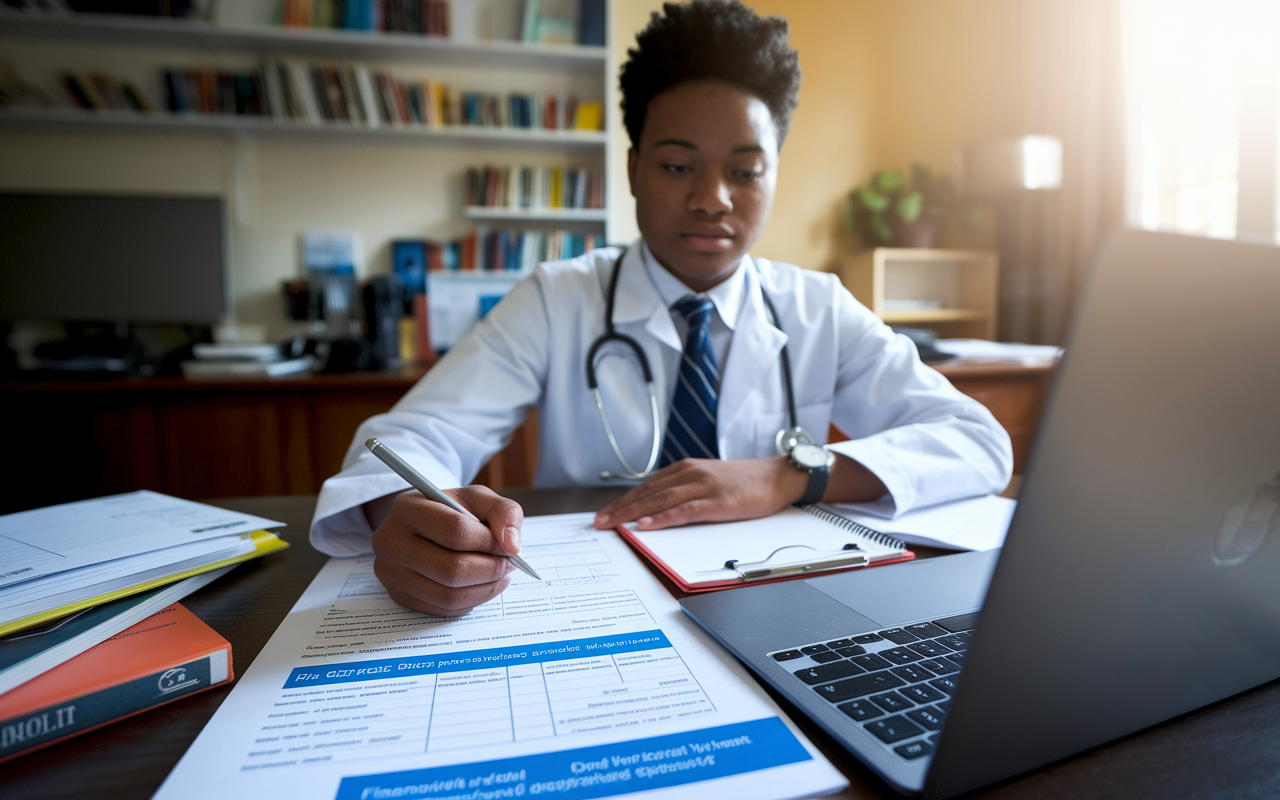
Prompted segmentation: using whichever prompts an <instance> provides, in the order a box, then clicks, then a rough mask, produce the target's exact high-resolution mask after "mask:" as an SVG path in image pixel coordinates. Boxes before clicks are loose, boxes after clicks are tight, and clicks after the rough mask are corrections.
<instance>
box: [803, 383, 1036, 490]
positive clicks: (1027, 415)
mask: <svg viewBox="0 0 1280 800" xmlns="http://www.w3.org/2000/svg"><path fill="white" fill-rule="evenodd" d="M1053 366H1054V365H1053V364H1042V365H1038V366H1030V367H1029V366H1024V365H1022V364H1014V363H1009V364H993V363H980V362H972V361H951V362H947V363H944V364H936V365H934V368H935V369H936V370H938V372H941V373H942V374H943V375H944V376H945V377H946V378H947V380H949V381H951V385H952V386H955V387H956V388H957V389H959V390H960V391H962V392H964V393H965V394H967V395H969V396H970V397H972V398H973V399H974V400H977V401H978V402H979V403H982V404H983V405H984V406H986V407H987V409H988V410H990V411H991V413H992V415H993V416H995V418H996V421H997V422H999V423H1000V424H1001V425H1003V426H1004V429H1005V430H1006V431H1008V432H1009V438H1010V439H1011V440H1012V444H1013V473H1014V475H1021V474H1022V473H1023V471H1024V470H1025V469H1026V464H1027V456H1028V455H1029V454H1030V452H1031V443H1032V441H1034V439H1035V435H1036V427H1037V426H1038V425H1039V424H1040V411H1041V408H1042V406H1043V405H1044V398H1045V393H1046V392H1047V391H1048V388H1049V381H1050V380H1051V379H1052V377H1053ZM828 437H829V439H828V441H832V442H843V441H845V440H847V439H848V438H849V437H848V436H845V435H844V432H843V431H841V430H840V429H839V428H837V427H835V426H834V425H833V426H832V427H831V430H830V431H829V433H828Z"/></svg>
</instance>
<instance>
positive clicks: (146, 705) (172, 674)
mask: <svg viewBox="0 0 1280 800" xmlns="http://www.w3.org/2000/svg"><path fill="white" fill-rule="evenodd" d="M229 680H231V651H230V650H219V651H218V652H216V653H212V654H210V655H207V656H201V657H200V658H197V659H195V660H194V661H188V662H186V663H183V664H179V665H177V666H174V667H170V668H169V669H164V670H160V671H159V672H153V673H152V674H150V675H146V676H144V677H141V678H136V679H134V680H131V681H126V682H125V683H121V684H117V685H115V686H112V687H110V688H108V689H103V690H101V691H98V692H93V693H92V694H87V695H84V696H82V697H77V698H74V699H71V700H66V701H64V702H61V703H56V704H54V705H51V706H46V707H45V708H40V709H37V710H35V711H32V712H29V713H26V714H20V715H18V716H16V717H11V718H9V719H4V720H0V762H4V761H7V760H9V759H11V758H16V757H17V756H20V755H23V754H25V753H29V752H31V751H33V750H38V749H39V748H41V747H46V746H48V745H51V744H53V743H54V742H57V741H60V740H62V739H66V738H68V737H70V736H78V735H79V734H82V733H86V732H88V731H90V730H93V729H94V728H97V727H100V726H102V725H106V724H107V723H109V722H115V721H116V720H119V719H123V718H124V717H128V716H132V715H134V714H137V713H139V712H142V711H146V710H148V709H152V708H155V707H156V706H159V705H163V704H165V703H168V702H170V701H171V700H177V699H178V698H180V697H186V696H187V695H190V694H195V693H196V692H202V691H204V690H205V689H209V688H212V687H213V686H217V685H219V684H222V683H226V682H227V681H229Z"/></svg>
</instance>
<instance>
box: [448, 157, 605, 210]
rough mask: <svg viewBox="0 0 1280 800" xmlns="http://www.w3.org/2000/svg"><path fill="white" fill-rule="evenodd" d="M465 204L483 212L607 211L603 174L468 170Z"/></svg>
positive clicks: (524, 169)
mask: <svg viewBox="0 0 1280 800" xmlns="http://www.w3.org/2000/svg"><path fill="white" fill-rule="evenodd" d="M466 204H467V205H468V206H473V207H483V208H521V209H550V210H554V209H565V208H604V170H602V169H565V168H562V167H489V166H486V167H481V168H478V169H477V168H471V169H468V170H467V198H466Z"/></svg>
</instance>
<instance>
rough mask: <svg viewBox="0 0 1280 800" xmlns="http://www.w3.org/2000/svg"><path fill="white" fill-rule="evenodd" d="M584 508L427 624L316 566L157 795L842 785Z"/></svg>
mask: <svg viewBox="0 0 1280 800" xmlns="http://www.w3.org/2000/svg"><path fill="white" fill-rule="evenodd" d="M592 519H593V516H592V515H591V514H570V515H558V516H554V517H531V518H528V519H526V520H525V524H524V530H523V534H522V539H523V542H524V546H523V548H522V550H521V555H522V556H524V558H525V559H526V560H528V561H529V563H530V564H531V565H533V566H534V568H535V569H536V570H537V572H538V573H539V574H540V575H541V576H542V577H543V580H541V581H536V580H534V579H532V578H531V577H529V576H527V575H525V574H523V573H514V575H515V578H514V580H513V582H512V584H511V586H510V587H509V588H508V589H507V591H505V592H504V593H503V594H501V595H499V596H498V597H497V598H495V599H494V600H492V601H490V602H489V603H486V604H484V605H482V606H479V607H477V608H475V609H474V610H473V611H472V612H471V613H470V614H467V615H466V616H463V617H460V618H455V619H445V618H441V617H432V616H430V615H426V614H421V613H419V612H415V611H410V610H408V609H405V608H402V607H400V606H398V605H396V604H395V603H394V602H393V601H392V600H391V599H390V598H389V597H388V596H387V594H386V592H385V591H384V590H383V589H382V586H381V584H380V583H378V581H377V578H376V577H375V576H374V574H373V568H372V558H371V557H367V558H366V557H362V558H350V559H332V560H330V562H329V563H328V564H327V565H326V566H325V567H324V568H323V569H322V570H321V572H320V574H319V575H317V576H316V578H315V580H314V581H313V582H312V584H311V586H310V587H309V588H308V589H307V591H306V592H305V593H304V594H303V596H302V598H301V599H300V600H299V601H298V603H297V604H296V605H295V606H294V608H293V610H292V611H291V612H290V614H289V616H288V617H287V618H286V619H285V622H284V623H283V624H282V625H281V626H280V628H279V629H278V630H277V631H276V633H275V635H274V636H273V637H272V639H271V641H270V642H268V643H267V646H266V647H265V648H264V649H263V651H262V654H261V655H259V657H258V659H257V660H256V661H255V662H254V663H253V665H252V666H250V668H249V670H248V671H247V672H246V673H245V676H244V677H243V678H242V679H241V681H240V683H239V685H237V687H236V688H235V690H234V691H233V692H232V693H231V695H230V696H229V697H228V698H227V700H226V701H225V702H224V703H223V705H222V707H221V708H220V709H219V710H218V712H217V714H216V715H215V716H214V718H213V719H212V720H211V721H210V722H209V724H208V725H207V726H206V727H205V729H204V731H203V732H202V733H201V734H200V736H199V738H198V739H197V740H196V741H195V743H194V744H193V745H192V747H191V749H190V750H189V751H188V752H187V754H186V755H185V756H184V757H183V759H182V761H181V762H180V763H179V764H178V766H177V767H176V768H175V769H174V771H173V773H172V774H170V776H169V778H168V779H167V780H166V781H165V784H164V786H162V787H161V789H160V791H159V793H158V794H157V795H156V797H157V798H158V800H169V799H170V798H201V797H210V798H212V797H217V798H225V797H228V796H233V797H236V798H237V800H250V799H251V798H272V799H273V800H274V799H275V798H286V797H302V796H305V797H333V798H360V800H372V798H390V797H414V798H433V799H434V800H443V798H462V797H468V798H472V797H474V798H501V797H523V796H525V795H548V796H551V797H556V798H575V799H576V798H596V797H614V796H633V795H636V794H642V795H643V796H645V797H651V796H652V797H663V798H668V797H669V798H686V797H687V798H693V797H706V796H712V795H716V796H719V795H725V796H734V797H741V798H791V797H807V796H813V795H819V794H824V793H828V792H832V791H836V790H838V789H840V788H841V787H843V786H844V785H845V780H844V778H843V777H842V776H841V775H840V773H839V772H838V771H836V770H835V768H833V767H832V766H831V765H830V764H829V763H828V762H827V761H826V759H825V758H824V757H823V756H822V755H821V754H820V753H819V752H818V751H817V750H816V749H814V747H813V745H812V744H810V743H809V742H808V741H807V740H806V739H805V738H804V736H803V734H801V733H800V732H799V731H797V730H796V729H795V728H794V727H793V726H792V724H791V723H790V721H789V720H787V719H786V718H785V717H784V716H783V714H782V712H780V711H779V710H778V708H777V707H776V706H775V705H774V704H773V702H772V701H771V700H769V698H768V697H767V696H766V695H765V694H764V692H763V691H762V690H761V689H760V688H759V686H758V685H757V684H756V683H755V682H754V681H753V680H752V679H751V678H750V677H749V676H748V675H747V674H746V673H745V671H744V670H743V669H742V667H741V666H740V665H739V664H738V663H737V662H736V661H735V660H734V659H733V658H732V657H731V656H730V655H729V654H728V653H726V652H725V651H724V650H722V649H721V648H720V647H719V646H718V645H716V644H715V643H714V642H713V641H712V640H710V639H709V638H708V637H707V635H706V634H705V633H703V632H702V631H701V630H700V629H698V628H697V627H696V626H694V625H693V624H692V623H691V622H690V621H689V620H688V618H687V617H686V616H685V615H684V614H683V613H682V612H681V611H680V609H679V606H678V604H677V603H676V602H675V600H674V599H673V598H671V596H670V595H669V594H668V593H667V592H666V590H664V589H663V588H662V586H661V585H660V584H659V583H658V582H657V581H656V580H655V579H654V578H653V576H652V575H651V574H650V573H649V572H648V571H647V570H645V568H644V567H643V566H642V565H641V564H640V563H639V561H638V559H637V558H636V557H635V555H634V554H633V553H632V552H631V550H630V549H628V548H627V546H626V545H625V544H624V543H623V542H622V541H621V539H620V538H619V537H618V535H617V534H616V533H614V532H610V531H596V530H594V529H593V528H591V527H590V524H591V522H592Z"/></svg>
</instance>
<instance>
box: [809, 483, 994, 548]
mask: <svg viewBox="0 0 1280 800" xmlns="http://www.w3.org/2000/svg"><path fill="white" fill-rule="evenodd" d="M1017 506H1018V504H1017V502H1016V501H1014V500H1010V499H1009V498H1007V497H999V496H998V495H986V496H985V497H973V498H970V499H968V500H957V501H956V502H954V503H940V504H938V505H936V506H926V507H925V508H920V509H915V510H912V511H908V512H907V513H905V514H903V515H902V516H900V517H898V518H896V519H885V518H884V516H883V515H882V514H878V513H876V511H877V510H878V509H879V508H881V507H880V506H876V505H875V504H871V503H833V504H830V505H828V504H823V506H822V507H823V508H825V509H827V510H828V511H831V512H833V513H836V514H839V515H840V516H842V517H844V518H845V519H851V520H853V521H854V522H860V523H862V524H863V525H866V526H867V527H870V528H875V529H876V530H878V531H883V532H884V533H888V534H891V535H893V536H896V537H897V538H899V539H901V540H902V541H904V542H906V543H907V544H915V545H922V546H925V547H941V548H943V549H946V550H994V549H995V548H997V547H1001V546H1002V545H1004V537H1005V534H1006V533H1007V532H1008V531H1009V522H1010V520H1012V519H1013V511H1014V509H1015V508H1017Z"/></svg>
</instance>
